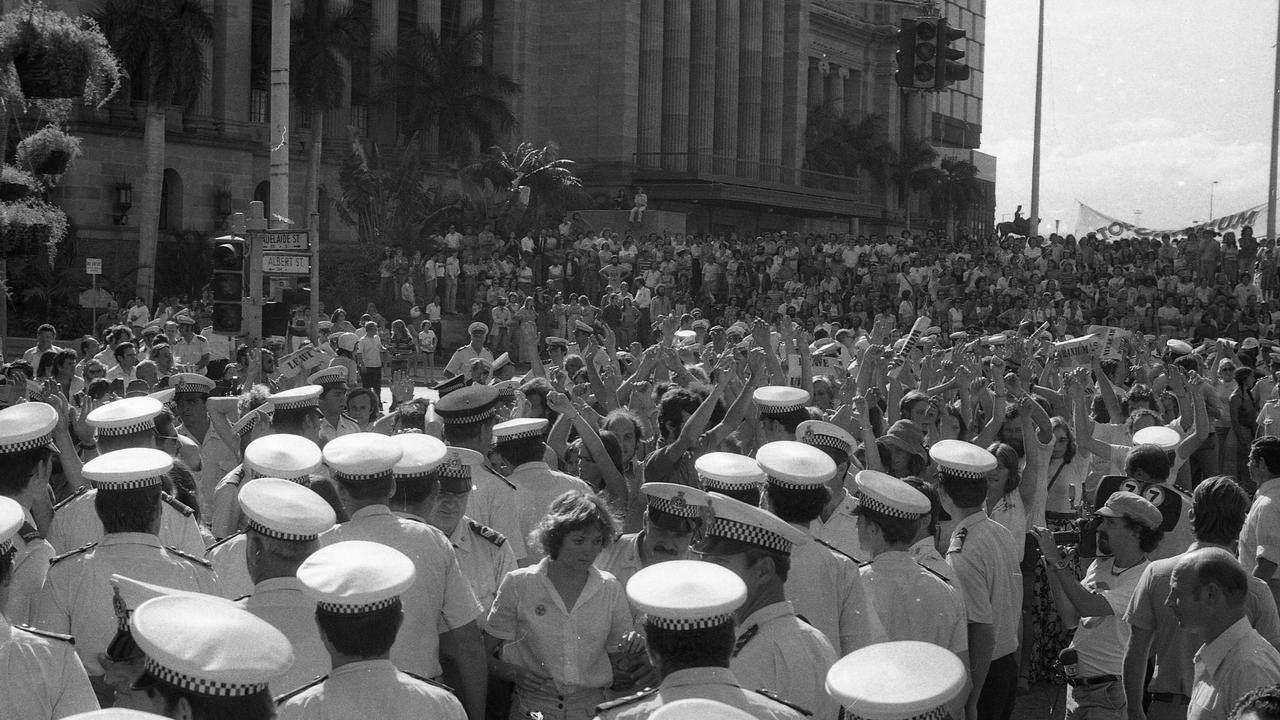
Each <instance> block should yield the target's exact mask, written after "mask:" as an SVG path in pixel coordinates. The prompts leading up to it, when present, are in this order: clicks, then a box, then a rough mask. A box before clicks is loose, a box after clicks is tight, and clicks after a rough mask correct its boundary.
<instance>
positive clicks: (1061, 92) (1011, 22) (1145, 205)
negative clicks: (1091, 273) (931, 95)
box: [980, 0, 1277, 234]
mask: <svg viewBox="0 0 1280 720" xmlns="http://www.w3.org/2000/svg"><path fill="white" fill-rule="evenodd" d="M1037 9H1038V5H1037V2H1036V1H1035V0H987V26H986V57H985V67H986V77H985V86H984V93H983V95H984V98H983V111H982V113H983V122H982V145H981V148H980V150H981V151H982V152H985V153H988V154H991V155H994V156H996V159H997V163H998V166H997V181H996V220H997V222H998V221H1000V220H1001V219H1008V218H1012V216H1013V211H1014V208H1015V207H1016V206H1017V205H1019V204H1021V205H1022V206H1023V213H1024V214H1027V213H1029V211H1030V207H1031V157H1032V146H1033V130H1034V113H1035V67H1036V15H1037ZM1276 16H1277V0H1208V1H1206V0H1103V1H1102V2H1099V1H1098V0H1045V50H1044V93H1043V106H1042V112H1043V122H1042V126H1041V131H1042V139H1041V159H1040V209H1041V211H1040V217H1041V218H1042V225H1041V227H1040V230H1041V232H1046V231H1050V232H1051V231H1052V230H1053V228H1054V221H1055V220H1060V221H1061V228H1062V230H1061V231H1062V233H1064V234H1065V233H1067V232H1074V230H1075V224H1076V212H1077V201H1078V202H1082V203H1084V204H1086V205H1089V206H1090V207H1093V208H1094V209H1096V210H1098V211H1100V212H1102V213H1105V214H1107V215H1111V216H1113V217H1117V218H1119V219H1121V220H1124V221H1126V222H1134V221H1135V220H1139V222H1138V224H1140V225H1142V226H1145V227H1150V228H1178V227H1184V226H1186V225H1189V224H1191V223H1192V222H1193V221H1203V220H1206V219H1208V216H1209V200H1210V192H1211V189H1212V193H1213V210H1214V216H1215V217H1221V216H1223V215H1225V214H1228V213H1231V212H1236V211H1239V210H1244V209H1246V208H1249V207H1252V206H1255V205H1258V204H1261V203H1265V202H1266V196H1267V174H1268V151H1269V147H1270V142H1271V102H1270V100H1271V92H1272V89H1273V87H1274V86H1273V77H1272V74H1273V69H1274V66H1275V49H1274V47H1275V38H1276ZM1215 180H1216V181H1218V184H1217V185H1216V186H1213V185H1212V183H1213V181H1215ZM1135 211H1141V215H1138V214H1137V213H1135Z"/></svg>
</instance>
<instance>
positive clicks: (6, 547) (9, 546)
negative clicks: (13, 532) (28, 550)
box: [0, 540, 18, 560]
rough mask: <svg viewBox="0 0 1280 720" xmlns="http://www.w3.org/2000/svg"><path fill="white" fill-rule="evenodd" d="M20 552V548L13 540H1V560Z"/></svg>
mask: <svg viewBox="0 0 1280 720" xmlns="http://www.w3.org/2000/svg"><path fill="white" fill-rule="evenodd" d="M16 552H18V548H16V547H14V544H13V541H12V540H5V541H4V542H0V560H2V559H4V558H6V557H8V556H10V555H12V554H14V553H16Z"/></svg>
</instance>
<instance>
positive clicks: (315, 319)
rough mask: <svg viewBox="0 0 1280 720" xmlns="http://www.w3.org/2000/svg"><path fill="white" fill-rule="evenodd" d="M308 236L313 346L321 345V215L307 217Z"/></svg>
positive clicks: (308, 329) (310, 326) (315, 214)
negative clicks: (309, 242) (309, 241)
mask: <svg viewBox="0 0 1280 720" xmlns="http://www.w3.org/2000/svg"><path fill="white" fill-rule="evenodd" d="M307 229H308V230H310V232H308V233H307V235H309V236H310V238H311V322H310V323H309V324H308V325H307V337H309V338H311V344H312V345H315V346H319V345H320V325H319V323H320V213H314V212H313V213H311V215H310V216H308V217H307Z"/></svg>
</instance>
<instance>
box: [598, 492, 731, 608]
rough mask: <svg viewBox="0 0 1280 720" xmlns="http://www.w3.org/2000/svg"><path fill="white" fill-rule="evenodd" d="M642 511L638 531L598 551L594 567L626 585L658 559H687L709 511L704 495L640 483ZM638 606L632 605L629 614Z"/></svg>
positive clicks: (659, 561) (660, 560) (664, 560)
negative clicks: (641, 519) (643, 497)
mask: <svg viewBox="0 0 1280 720" xmlns="http://www.w3.org/2000/svg"><path fill="white" fill-rule="evenodd" d="M640 492H641V493H643V494H644V496H645V511H644V519H643V525H642V527H641V529H640V532H635V533H627V534H626V535H623V536H622V537H620V538H618V539H617V540H615V541H614V542H613V543H612V544H610V545H609V546H608V547H606V548H605V549H604V550H602V551H601V552H600V555H599V556H598V557H597V558H596V563H595V565H596V567H597V568H600V569H601V570H603V571H605V572H607V573H611V574H612V575H613V576H614V577H616V578H617V579H618V582H620V583H622V584H623V586H626V584H627V581H629V580H630V579H631V577H632V576H633V575H635V574H636V573H637V572H639V571H640V570H641V569H643V568H646V567H649V566H650V565H655V564H657V563H661V562H668V561H671V560H687V559H689V543H690V542H692V541H693V536H694V535H695V534H696V533H697V531H698V530H699V529H700V528H701V527H702V517H703V515H704V514H706V513H707V512H708V511H709V510H710V503H709V502H708V499H707V494H706V493H705V492H702V491H701V490H699V489H697V488H691V487H688V486H687V485H677V484H675V483H660V482H650V483H645V484H644V485H641V486H640ZM637 610H638V608H636V607H634V606H633V607H632V611H633V613H632V614H635V611H637Z"/></svg>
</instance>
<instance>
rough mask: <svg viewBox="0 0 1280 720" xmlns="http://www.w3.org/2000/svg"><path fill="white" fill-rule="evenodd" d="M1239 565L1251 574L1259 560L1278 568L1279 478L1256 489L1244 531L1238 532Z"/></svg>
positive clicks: (1279, 529)
mask: <svg viewBox="0 0 1280 720" xmlns="http://www.w3.org/2000/svg"><path fill="white" fill-rule="evenodd" d="M1239 555H1240V564H1241V565H1244V569H1245V571H1246V572H1248V573H1250V574H1252V573H1253V571H1254V569H1255V568H1257V567H1258V558H1266V559H1267V560H1270V561H1271V562H1273V563H1277V564H1280V478H1272V479H1270V480H1267V481H1266V482H1264V483H1262V485H1260V486H1259V487H1258V493H1257V495H1255V496H1254V498H1253V505H1252V506H1251V507H1250V508H1249V514H1248V515H1247V516H1245V519H1244V527H1242V528H1241V529H1240V545H1239Z"/></svg>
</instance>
